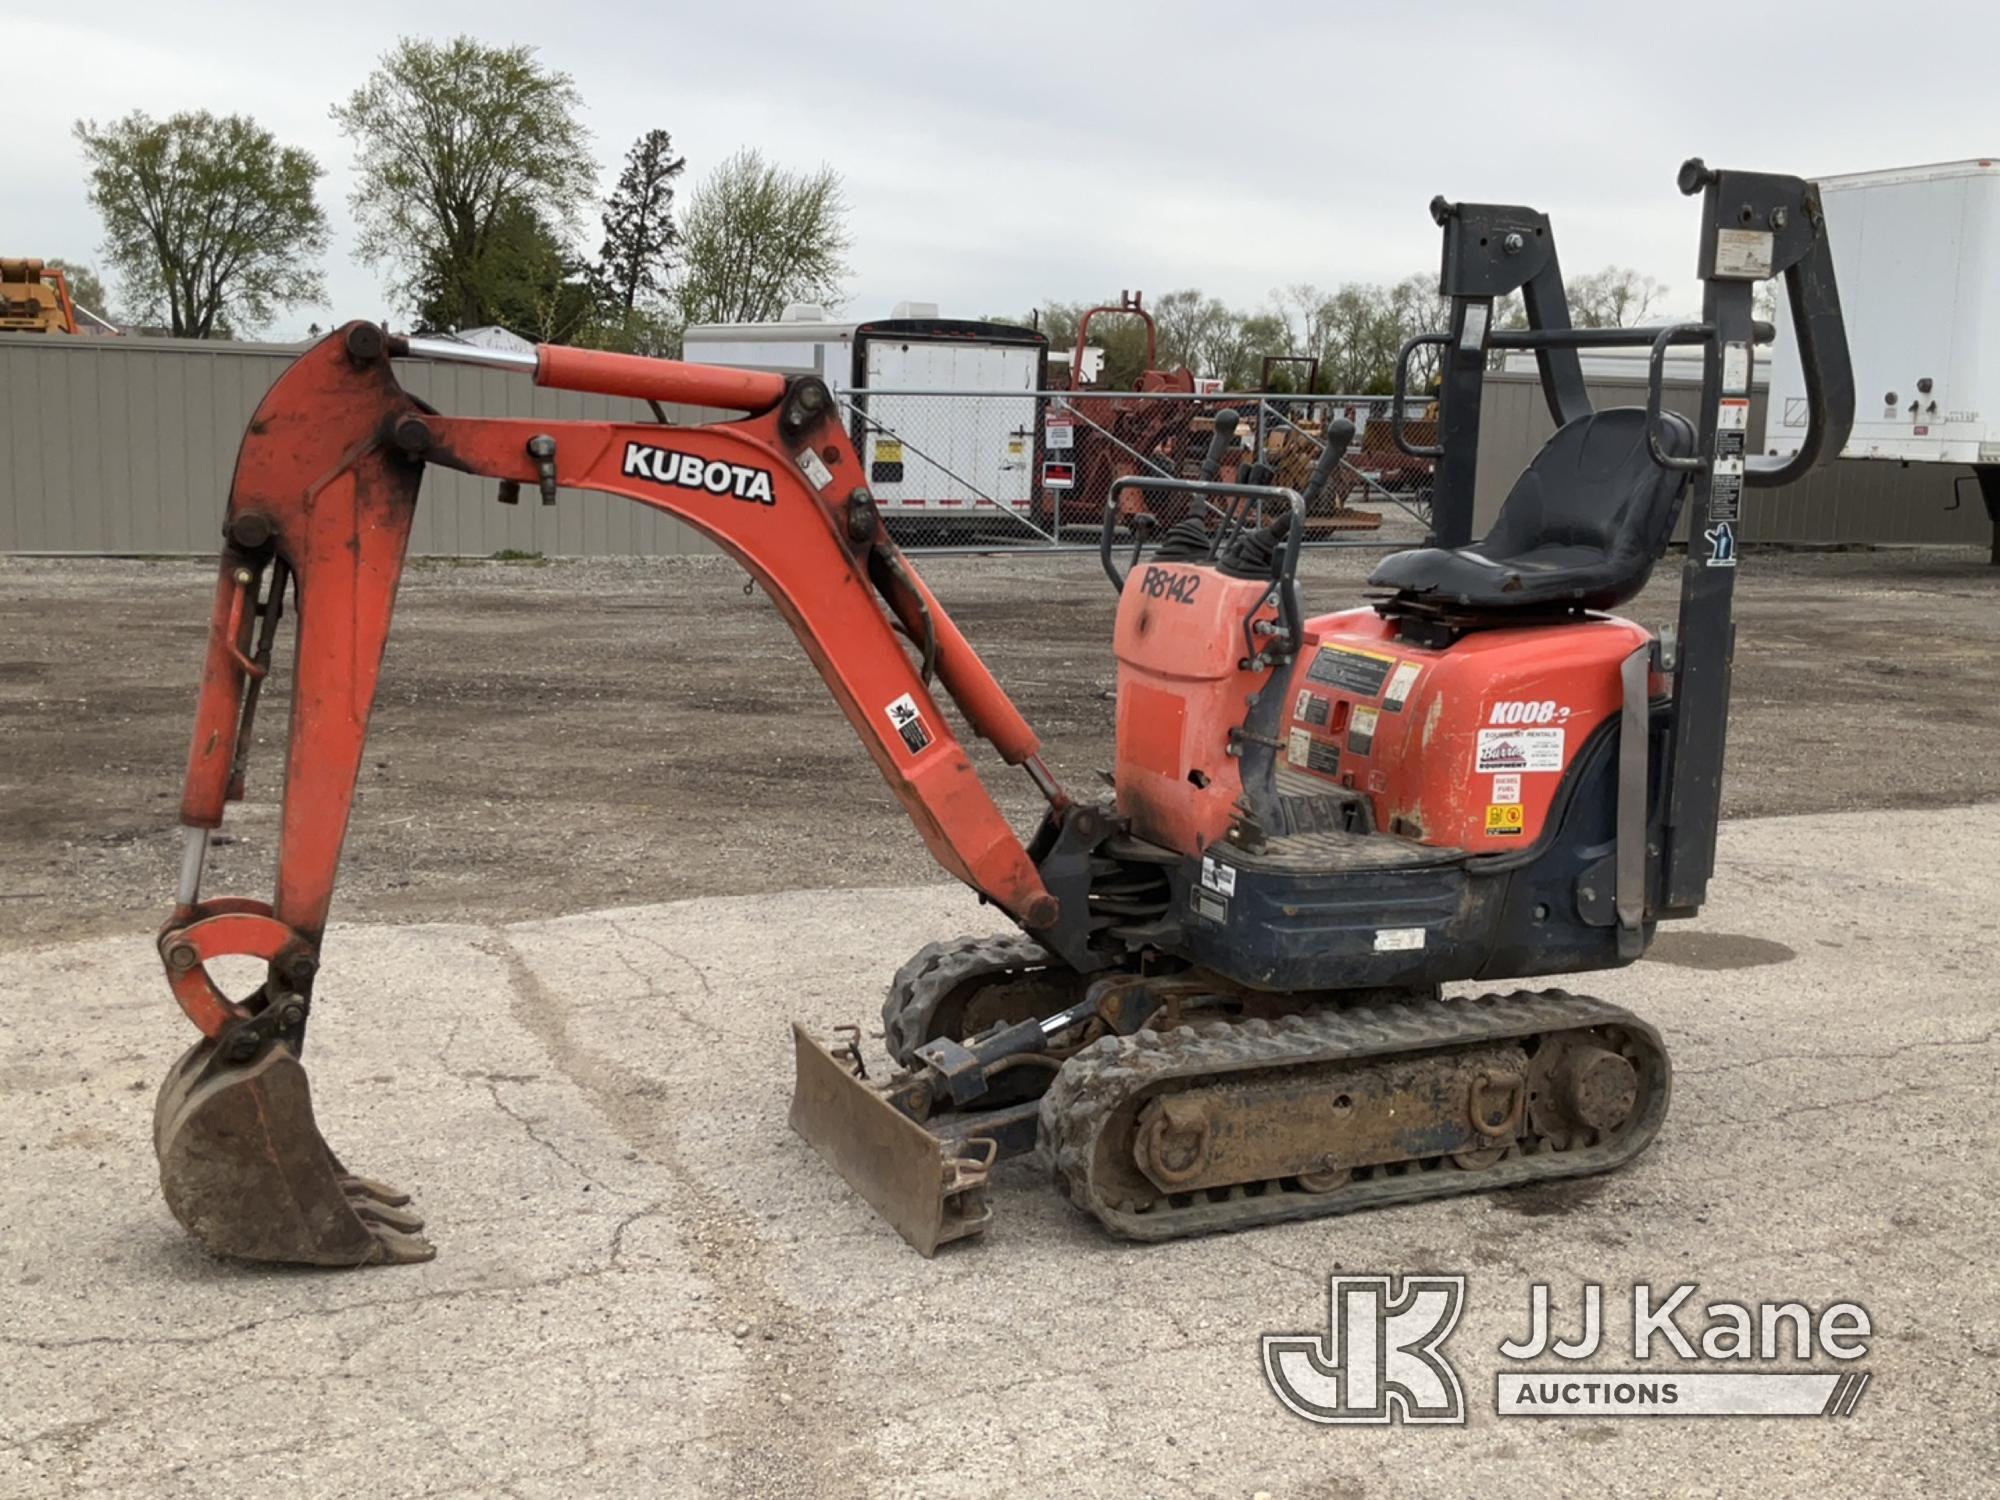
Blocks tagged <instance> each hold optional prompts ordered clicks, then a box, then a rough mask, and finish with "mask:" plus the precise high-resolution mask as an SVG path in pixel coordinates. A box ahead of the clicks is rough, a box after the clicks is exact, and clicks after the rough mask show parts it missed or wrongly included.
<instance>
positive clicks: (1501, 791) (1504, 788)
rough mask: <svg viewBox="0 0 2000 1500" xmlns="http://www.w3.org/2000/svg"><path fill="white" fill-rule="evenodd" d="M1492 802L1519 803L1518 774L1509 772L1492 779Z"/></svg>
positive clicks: (1519, 786)
mask: <svg viewBox="0 0 2000 1500" xmlns="http://www.w3.org/2000/svg"><path fill="white" fill-rule="evenodd" d="M1493 800H1494V801H1495V802H1519V801H1520V800H1521V777H1520V773H1519V772H1515V771H1509V772H1507V773H1506V774H1505V775H1502V776H1495V777H1494V778H1493Z"/></svg>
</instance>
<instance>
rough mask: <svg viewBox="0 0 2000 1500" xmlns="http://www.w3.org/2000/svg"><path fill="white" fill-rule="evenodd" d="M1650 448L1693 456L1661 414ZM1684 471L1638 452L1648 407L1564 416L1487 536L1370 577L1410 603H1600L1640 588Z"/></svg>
mask: <svg viewBox="0 0 2000 1500" xmlns="http://www.w3.org/2000/svg"><path fill="white" fill-rule="evenodd" d="M1660 447H1661V448H1662V449H1663V450H1665V451H1666V452H1667V453H1669V454H1671V455H1672V456H1673V457H1675V458H1685V457H1687V456H1688V455H1689V454H1691V453H1693V452H1694V448H1695V435H1694V428H1693V427H1692V426H1690V425H1689V423H1688V421H1687V419H1686V418H1684V417H1682V416H1681V415H1680V414H1679V413H1677V412H1666V413H1663V414H1662V416H1661V419H1660ZM1687 477H1688V476H1687V474H1686V473H1684V472H1680V471H1677V470H1673V469H1663V468H1661V467H1660V466H1659V465H1658V464H1656V463H1654V462H1653V460H1652V456H1651V454H1650V453H1648V451H1647V448H1646V413H1645V411H1644V410H1643V409H1641V408H1639V407H1636V406H1620V407H1613V408H1611V409H1610V410H1608V411H1600V412H1593V413H1591V414H1590V415H1589V416H1587V417H1578V418H1577V419H1576V420H1575V421H1573V422H1568V423H1565V424H1564V425H1563V426H1562V427H1561V428H1560V429H1559V430H1558V431H1557V432H1556V434H1555V436H1553V437H1551V438H1550V439H1549V440H1548V441H1547V442H1546V443H1544V444H1543V445H1542V450H1541V452H1539V453H1537V454H1536V455H1535V457H1534V461H1533V462H1532V463H1530V464H1529V465H1528V467H1527V468H1525V469H1523V470H1522V471H1521V477H1520V478H1519V479H1517V480H1515V481H1514V488H1513V489H1512V490H1510V491H1508V494H1507V498H1506V500H1505V501H1504V502H1503V503H1502V504H1501V506H1500V514H1499V515H1498V516H1497V517H1495V518H1494V521H1493V529H1492V530H1491V531H1489V532H1488V533H1487V534H1486V537H1485V540H1483V541H1478V542H1474V543H1473V544H1472V545H1471V546H1469V547H1459V548H1456V549H1446V548H1443V547H1423V548H1419V549H1418V550H1416V551H1414V552H1397V553H1394V554H1392V555H1391V556H1389V557H1385V558H1384V559H1382V563H1381V566H1380V567H1378V568H1376V570H1375V571H1374V573H1373V574H1371V575H1370V577H1369V579H1368V581H1369V583H1370V584H1372V585H1374V586H1376V587H1378V588H1390V589H1394V590H1396V597H1395V600H1394V604H1396V605H1402V606H1406V607H1410V608H1414V609H1419V610H1422V609H1446V610H1453V611H1473V612H1487V611H1498V612H1506V611H1513V610H1531V609H1532V610H1549V609H1565V608H1572V609H1610V608H1612V607H1613V606H1615V605H1617V604H1620V603H1622V602H1623V601H1625V600H1627V599H1630V598H1631V597H1632V596H1633V595H1634V594H1636V593H1638V592H1639V590H1640V589H1642V588H1644V587H1645V586H1646V578H1647V575H1648V574H1650V573H1651V572H1652V571H1653V563H1654V561H1655V560H1656V559H1657V558H1658V557H1659V556H1660V554H1661V553H1662V552H1664V551H1665V550H1666V546H1667V539H1668V538H1669V537H1670V536H1671V535H1672V533H1673V529H1674V522H1675V520H1676V519H1677V518H1678V516H1679V513H1680V504H1681V496H1682V495H1683V494H1684V493H1685V491H1686V487H1687Z"/></svg>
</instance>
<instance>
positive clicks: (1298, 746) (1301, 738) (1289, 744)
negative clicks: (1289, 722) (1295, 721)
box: [1285, 729, 1313, 766]
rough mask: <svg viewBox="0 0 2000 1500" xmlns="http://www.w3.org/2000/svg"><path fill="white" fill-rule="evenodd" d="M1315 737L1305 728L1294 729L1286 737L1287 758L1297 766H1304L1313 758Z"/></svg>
mask: <svg viewBox="0 0 2000 1500" xmlns="http://www.w3.org/2000/svg"><path fill="white" fill-rule="evenodd" d="M1312 744H1313V737H1312V736H1311V735H1309V734H1307V733H1306V732H1305V731H1304V730H1303V729H1294V730H1293V731H1292V732H1291V734H1290V735H1288V736H1287V737H1286V739H1285V759H1286V760H1288V761H1290V762H1291V763H1292V764H1293V765H1295V766H1302V765H1304V764H1305V763H1306V762H1307V761H1309V760H1311V759H1312Z"/></svg>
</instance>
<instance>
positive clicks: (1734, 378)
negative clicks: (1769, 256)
mask: <svg viewBox="0 0 2000 1500" xmlns="http://www.w3.org/2000/svg"><path fill="white" fill-rule="evenodd" d="M1766 274H1767V275H1768V274H1769V273H1768V272H1767V273H1766ZM1722 389H1723V390H1724V391H1725V392H1727V393H1728V394H1729V395H1732V396H1742V395H1747V394H1749V391H1750V346H1749V345H1748V344H1745V343H1742V342H1732V343H1727V344H1724V345H1723V346H1722Z"/></svg>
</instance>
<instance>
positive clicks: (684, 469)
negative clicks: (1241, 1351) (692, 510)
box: [625, 443, 777, 505]
mask: <svg viewBox="0 0 2000 1500" xmlns="http://www.w3.org/2000/svg"><path fill="white" fill-rule="evenodd" d="M625 474H626V477H627V478H631V477H633V476H637V477H638V478H640V479H652V480H657V481H658V482H659V483H661V484H671V485H673V486H675V487H676V488H678V489H683V490H702V491H704V492H706V493H707V494H710V495H734V496H735V497H736V498H737V499H738V500H752V501H755V502H757V503H758V504H760V505H775V504H777V500H776V498H775V497H774V496H773V495H772V493H771V471H770V470H769V469H752V468H749V467H747V466H746V465H743V464H729V463H724V462H722V460H720V459H705V458H703V457H701V456H700V455H699V454H695V453H676V452H675V451H674V450H673V449H671V448H655V447H653V446H652V444H650V443H627V444H626V445H625Z"/></svg>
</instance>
